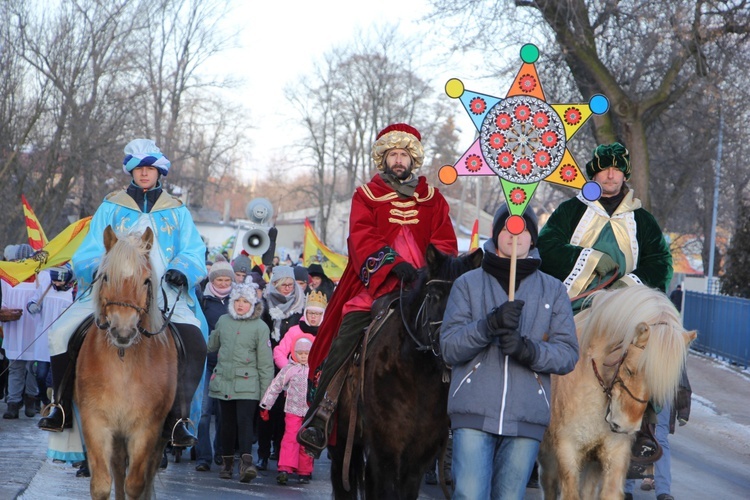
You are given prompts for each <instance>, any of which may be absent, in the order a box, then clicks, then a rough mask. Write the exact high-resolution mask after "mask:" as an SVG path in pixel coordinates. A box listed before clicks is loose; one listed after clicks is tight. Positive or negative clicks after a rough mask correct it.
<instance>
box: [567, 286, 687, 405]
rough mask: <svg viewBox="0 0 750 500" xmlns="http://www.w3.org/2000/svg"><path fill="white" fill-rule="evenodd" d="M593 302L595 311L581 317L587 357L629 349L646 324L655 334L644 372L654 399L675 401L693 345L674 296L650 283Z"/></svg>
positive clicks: (603, 295)
mask: <svg viewBox="0 0 750 500" xmlns="http://www.w3.org/2000/svg"><path fill="white" fill-rule="evenodd" d="M591 298H592V300H591V307H590V308H589V309H587V310H585V311H583V312H581V313H580V314H579V315H578V316H577V317H576V325H577V327H578V330H579V339H578V342H579V344H580V348H581V353H582V355H583V354H585V353H587V352H589V350H591V351H592V352H594V351H595V350H597V349H603V352H604V354H605V355H606V354H609V353H611V352H612V351H613V350H615V349H616V348H617V347H618V346H621V345H625V346H627V345H629V344H630V343H631V342H633V339H634V338H635V337H636V334H637V332H638V327H639V325H640V324H641V323H645V324H646V325H647V326H648V329H649V331H650V335H649V339H648V343H647V344H646V348H645V350H644V352H643V355H642V356H641V358H640V360H639V365H638V368H639V369H643V373H644V375H645V377H646V384H647V385H648V388H649V391H650V392H651V399H652V400H653V401H655V402H656V403H657V404H659V405H663V404H664V403H665V402H667V401H671V400H672V399H673V398H674V396H675V392H676V389H677V388H676V386H675V384H672V383H671V381H674V380H676V379H679V376H680V373H681V371H682V369H683V366H684V360H685V357H686V355H687V346H686V343H685V338H684V337H683V335H682V333H684V331H685V330H684V328H683V327H682V321H681V319H680V315H679V313H678V312H677V309H675V307H674V305H673V304H672V302H671V301H670V300H669V298H667V296H666V295H665V294H664V293H662V292H661V291H659V290H654V289H652V288H649V287H647V286H644V285H635V286H631V287H626V288H621V289H618V290H603V291H600V292H596V293H594V294H592V296H591ZM602 339H605V340H606V343H605V344H604V345H603V346H602V345H600V344H601V341H602ZM600 352H601V351H600Z"/></svg>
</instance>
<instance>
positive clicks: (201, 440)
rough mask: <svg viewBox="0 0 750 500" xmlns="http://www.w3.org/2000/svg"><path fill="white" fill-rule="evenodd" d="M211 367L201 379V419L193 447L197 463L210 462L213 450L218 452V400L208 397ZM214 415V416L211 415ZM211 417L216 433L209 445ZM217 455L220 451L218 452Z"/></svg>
mask: <svg viewBox="0 0 750 500" xmlns="http://www.w3.org/2000/svg"><path fill="white" fill-rule="evenodd" d="M212 372H213V368H211V369H208V368H207V369H206V376H205V379H204V380H203V400H202V401H201V419H200V421H199V422H198V444H197V445H196V447H195V452H196V455H197V461H198V463H206V464H211V462H212V461H213V457H214V450H216V451H217V452H219V451H220V450H219V447H218V446H217V444H218V443H219V432H220V429H219V402H218V401H217V400H216V399H214V398H212V397H209V395H208V386H209V383H208V382H209V379H210V378H211V373H212ZM213 415H215V417H212V416H213ZM211 418H214V429H215V431H216V434H215V436H214V439H213V446H211V444H212V443H211ZM218 454H219V455H220V454H221V453H218Z"/></svg>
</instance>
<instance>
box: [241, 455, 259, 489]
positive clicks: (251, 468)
mask: <svg viewBox="0 0 750 500" xmlns="http://www.w3.org/2000/svg"><path fill="white" fill-rule="evenodd" d="M240 459H241V460H242V461H241V462H240V482H241V483H249V482H250V481H252V480H253V479H255V478H256V477H258V469H256V468H255V465H253V456H252V455H251V454H249V453H243V454H242V456H241V457H240Z"/></svg>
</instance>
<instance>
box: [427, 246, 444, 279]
mask: <svg viewBox="0 0 750 500" xmlns="http://www.w3.org/2000/svg"><path fill="white" fill-rule="evenodd" d="M445 259H446V255H445V254H443V253H442V252H441V251H440V250H438V249H437V247H436V246H435V245H433V244H432V243H429V244H428V245H427V252H426V253H425V260H426V261H427V269H428V270H429V275H430V276H435V275H436V273H437V271H438V270H440V268H441V267H442V265H443V262H445Z"/></svg>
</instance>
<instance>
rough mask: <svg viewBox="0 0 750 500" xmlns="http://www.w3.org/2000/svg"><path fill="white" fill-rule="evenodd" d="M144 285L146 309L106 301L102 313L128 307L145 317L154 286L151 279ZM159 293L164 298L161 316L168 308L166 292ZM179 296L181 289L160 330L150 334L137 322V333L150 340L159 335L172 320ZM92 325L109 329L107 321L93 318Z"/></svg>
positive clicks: (130, 303) (149, 306)
mask: <svg viewBox="0 0 750 500" xmlns="http://www.w3.org/2000/svg"><path fill="white" fill-rule="evenodd" d="M99 278H100V277H99V276H97V277H96V279H95V280H94V282H96V281H97V280H98V279H99ZM146 284H147V286H148V288H147V291H146V307H141V306H139V305H138V304H133V303H132V302H122V301H119V300H110V301H107V302H106V303H104V305H102V311H106V310H107V308H108V307H109V306H120V307H129V308H130V309H133V310H135V312H137V313H138V316H140V317H141V318H142V317H143V316H145V315H147V314H148V311H149V310H150V309H151V301H152V300H153V296H154V286H153V282H152V281H151V278H148V279H147V280H146ZM92 285H93V283H92ZM161 293H162V295H163V298H164V310H163V311H162V314H165V313H166V311H167V308H168V305H167V294H166V292H165V291H164V289H163V288H162V290H161ZM181 294H182V287H180V288H179V290H178V291H177V297H176V298H175V303H174V305H173V306H172V309H171V310H170V311H169V315H166V317H165V318H164V321H163V322H162V325H161V328H159V329H158V330H157V331H155V332H150V331H148V330H146V329H145V328H143V327H142V326H141V322H140V321H138V332H139V333H140V334H141V335H144V336H146V337H149V338H150V337H153V336H155V335H159V334H160V333H162V332H163V331H164V330H166V328H167V325H169V322H170V321H171V320H172V314H173V313H174V310H175V307H176V306H177V301H178V300H180V295H181ZM105 316H106V315H105ZM94 323H96V327H97V328H99V329H100V330H104V331H106V330H108V329H109V321H107V322H105V323H99V318H94Z"/></svg>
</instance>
